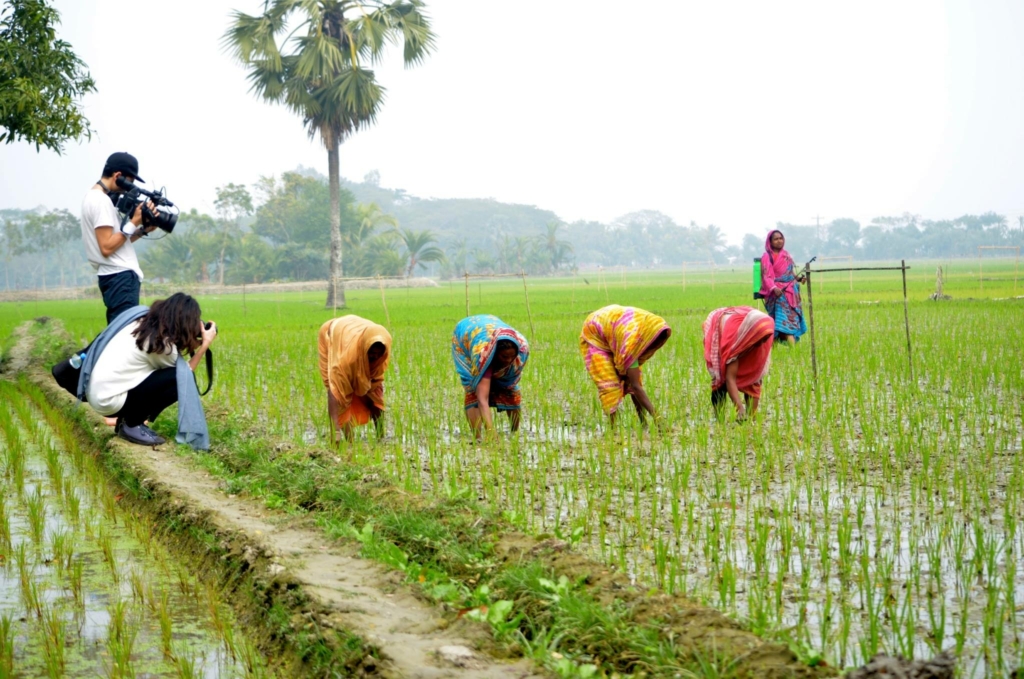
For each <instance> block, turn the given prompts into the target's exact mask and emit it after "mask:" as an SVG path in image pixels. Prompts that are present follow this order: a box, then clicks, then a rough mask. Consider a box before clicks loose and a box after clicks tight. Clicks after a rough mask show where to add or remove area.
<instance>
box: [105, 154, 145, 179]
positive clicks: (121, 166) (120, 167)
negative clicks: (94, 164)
mask: <svg viewBox="0 0 1024 679" xmlns="http://www.w3.org/2000/svg"><path fill="white" fill-rule="evenodd" d="M115 172H123V173H124V174H130V175H131V176H133V177H135V181H137V182H142V183H143V184H145V183H146V180H145V179H143V178H142V177H140V176H139V161H138V160H136V158H135V156H133V155H132V154H130V153H126V152H124V151H118V152H117V153H111V154H110V156H109V157H107V163H106V164H105V165H104V166H103V175H104V176H105V177H109V176H110V175H112V174H114V173H115Z"/></svg>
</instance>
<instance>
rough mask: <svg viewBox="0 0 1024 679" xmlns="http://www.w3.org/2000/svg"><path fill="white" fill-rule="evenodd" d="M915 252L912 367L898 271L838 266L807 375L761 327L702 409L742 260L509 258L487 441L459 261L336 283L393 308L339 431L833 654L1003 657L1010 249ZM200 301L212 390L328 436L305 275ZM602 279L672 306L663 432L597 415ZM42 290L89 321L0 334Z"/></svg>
mask: <svg viewBox="0 0 1024 679" xmlns="http://www.w3.org/2000/svg"><path fill="white" fill-rule="evenodd" d="M911 265H912V266H913V267H914V268H913V269H912V270H911V272H910V273H911V275H910V276H909V279H908V283H909V297H910V305H909V316H910V328H911V339H912V351H913V368H914V373H913V377H911V373H910V367H909V365H908V356H907V347H906V337H905V335H904V316H903V301H902V284H901V281H900V277H899V272H856V273H854V274H853V278H852V287H853V289H852V291H851V290H850V282H849V277H848V274H845V273H843V274H824V275H823V276H820V277H816V278H815V289H814V301H815V312H814V322H815V326H816V333H817V365H818V376H817V379H815V378H814V376H813V373H812V370H811V352H810V344H809V342H808V341H807V338H805V340H804V341H803V342H802V343H801V344H800V345H798V346H797V347H796V348H795V349H794V350H790V349H787V348H786V347H779V348H777V349H776V350H775V351H774V354H773V359H772V360H773V363H772V368H771V373H770V375H769V377H768V378H767V381H766V387H765V394H764V398H763V399H762V405H761V409H760V411H759V416H758V418H757V420H756V421H754V422H749V423H745V424H742V425H738V424H736V423H734V422H732V421H725V422H719V421H717V420H715V419H714V418H713V416H712V412H711V406H710V399H709V394H710V390H709V379H708V376H707V372H706V370H705V369H704V364H703V354H702V351H703V347H702V341H701V340H702V338H701V323H702V322H703V320H704V318H705V316H706V315H707V313H708V312H709V311H711V310H712V309H714V308H716V307H720V306H728V305H738V304H751V303H752V300H751V296H750V287H751V283H750V273H749V270H748V269H747V268H745V267H737V268H736V269H735V270H722V269H719V270H717V271H715V272H711V271H710V270H704V271H700V270H693V269H688V270H687V271H686V274H685V275H686V277H685V283H684V278H683V275H682V272H681V271H680V272H617V271H616V272H612V271H605V272H583V273H580V274H579V275H578V276H575V277H567V278H561V279H536V280H535V279H528V280H527V285H528V289H529V310H528V308H527V301H526V298H525V296H524V291H523V284H522V282H521V281H520V280H519V279H511V280H502V281H487V280H483V281H478V280H475V279H471V281H470V285H469V311H470V313H493V314H496V315H498V316H500V317H501V318H503V319H504V320H505V321H507V322H509V323H511V324H512V325H514V326H515V327H517V328H518V329H519V330H520V331H521V332H523V333H524V334H525V335H526V336H527V337H528V339H529V340H530V342H531V355H530V360H529V363H528V365H527V367H526V370H525V372H524V375H523V379H522V382H521V388H522V390H523V395H524V413H523V431H521V432H520V435H519V436H518V437H516V438H512V437H509V436H507V435H503V436H501V437H500V438H499V439H498V440H496V441H489V442H486V443H484V444H480V445H478V444H474V443H473V441H472V437H471V436H470V435H469V434H468V431H467V426H466V423H465V419H464V416H463V412H462V389H461V387H460V386H459V383H458V379H457V377H456V375H455V372H454V369H453V367H452V361H451V357H450V349H449V346H450V336H451V331H452V328H453V327H454V325H455V323H456V322H457V321H458V320H459V319H461V318H462V317H463V316H465V315H466V306H467V301H466V286H465V283H464V282H463V281H462V280H458V281H455V282H453V283H451V284H449V283H447V282H444V283H442V284H441V285H440V287H438V288H434V289H412V290H388V291H387V292H386V299H384V300H382V296H381V292H380V291H374V290H362V291H352V292H349V293H348V303H349V309H348V311H350V312H352V313H356V314H359V315H361V316H364V317H367V318H370V319H373V320H375V321H377V322H379V323H382V324H385V325H388V326H389V327H390V329H391V332H392V335H393V337H394V347H393V361H392V367H391V368H390V369H389V374H388V377H387V382H386V388H387V399H388V406H389V410H388V413H387V415H386V420H387V434H386V436H385V438H384V440H382V441H377V440H376V439H375V438H374V437H373V436H372V432H371V431H370V430H369V428H365V430H364V431H362V432H360V433H359V435H357V438H356V441H355V442H354V443H353V444H347V445H345V447H344V449H343V454H344V455H346V456H348V457H350V458H351V459H353V460H355V461H358V462H363V463H366V464H369V465H376V466H378V467H380V468H381V469H383V470H385V471H386V472H388V473H389V474H390V476H391V477H392V478H393V479H394V481H395V482H396V483H398V484H400V485H401V486H403V487H405V488H406V489H408V490H409V491H411V492H423V493H444V494H452V495H459V494H471V495H472V496H475V497H478V498H481V499H483V500H484V501H486V502H489V503H492V504H493V505H495V506H497V507H500V508H501V509H502V510H503V511H504V512H505V514H506V516H507V517H508V518H509V519H510V520H511V521H512V522H513V523H515V524H517V525H518V526H520V527H522V528H523V529H525V530H529V531H533V532H536V533H549V534H552V535H554V536H557V537H559V538H561V539H563V540H565V541H567V542H570V543H573V544H574V545H575V546H576V547H577V548H578V549H581V550H583V551H585V552H587V553H589V554H591V555H592V556H593V557H595V558H597V559H600V560H603V561H605V562H608V563H612V564H615V565H617V566H618V567H620V568H621V569H623V570H624V571H626V572H627V573H629V575H630V576H631V578H633V579H634V581H635V582H636V583H637V586H638V587H643V588H647V587H659V588H663V589H665V590H668V591H672V592H677V593H683V594H685V595H687V596H689V597H692V598H693V599H695V600H697V601H701V602H706V603H708V604H711V605H714V606H717V607H719V608H721V609H723V610H725V611H727V612H729V613H730V614H732V615H734V616H735V617H737V618H738V619H742V620H745V621H747V623H748V624H749V626H750V627H751V628H752V629H753V630H755V631H757V632H759V633H762V634H764V635H766V636H768V637H772V638H778V639H781V640H784V641H787V642H788V643H790V644H791V645H793V646H794V647H796V648H801V649H804V650H803V652H804V653H806V654H807V655H808V656H809V657H813V656H819V657H821V658H823V659H825V660H826V661H827V662H828V663H829V664H831V665H834V666H839V667H846V666H853V665H858V664H862V663H863V662H865V661H866V660H867V659H868V658H870V657H871V656H872V655H874V654H875V653H877V652H881V651H885V652H888V653H892V654H896V653H898V654H902V655H904V656H913V657H924V656H930V655H933V654H935V653H936V652H938V651H940V650H944V649H950V650H953V651H954V652H956V653H957V655H958V657H959V658H960V663H961V669H962V673H963V674H964V675H965V676H1007V675H1009V674H1010V673H1011V672H1013V671H1014V670H1015V669H1016V668H1018V667H1020V666H1021V664H1022V659H1024V643H1022V639H1021V638H1020V634H1021V632H1022V629H1021V627H1022V625H1024V619H1022V616H1021V611H1022V610H1024V567H1022V566H1021V565H1020V557H1019V555H1020V554H1021V553H1022V552H1024V530H1022V529H1021V527H1020V526H1019V525H1018V524H1019V523H1020V522H1022V521H1024V516H1022V513H1024V462H1022V460H1024V456H1022V451H1021V441H1022V422H1021V408H1022V399H1024V349H1022V346H1024V343H1022V341H1021V338H1020V332H1021V329H1022V328H1024V299H1022V298H1018V297H1017V295H1024V281H1021V282H1019V283H1017V284H1016V285H1017V286H1018V287H1017V288H1016V289H1015V283H1014V264H1013V262H1012V261H1011V262H1010V263H1009V264H1007V263H1006V262H1002V263H998V262H996V263H994V262H986V263H985V268H984V277H985V279H984V281H979V280H978V275H977V268H976V263H972V262H965V263H954V264H953V266H951V267H948V268H947V277H946V287H945V292H946V294H948V295H951V296H952V297H953V299H952V300H950V301H943V302H932V301H928V300H927V296H928V295H929V294H930V293H931V292H933V291H934V287H935V266H936V264H935V263H927V264H919V263H916V262H912V263H911ZM822 279H824V280H822ZM684 285H685V289H684ZM200 301H201V303H202V305H203V310H204V316H205V317H206V318H208V319H212V320H215V321H217V322H218V325H219V327H220V331H221V333H220V337H219V338H218V341H217V343H216V344H215V345H214V352H215V355H216V370H217V375H216V378H215V379H216V384H215V387H214V390H213V391H212V392H211V394H210V395H209V396H208V397H207V399H208V400H210V401H211V402H213V403H217V404H220V405H221V406H224V407H226V408H227V409H229V410H231V411H232V412H234V413H237V414H239V415H241V416H243V417H244V418H247V419H249V420H251V422H252V423H253V425H257V426H261V427H266V428H268V429H270V430H272V431H274V432H276V433H277V434H279V435H280V436H282V437H284V438H288V439H291V440H292V441H294V442H295V443H297V444H299V445H302V444H319V443H321V442H323V441H324V440H326V436H327V432H328V431H329V424H328V422H327V415H326V405H325V404H326V398H325V393H324V389H323V386H322V384H321V383H320V379H319V375H318V373H317V369H316V362H317V361H316V331H317V329H318V328H319V326H320V324H321V323H322V322H323V321H325V320H327V319H328V318H329V317H331V315H332V312H331V310H329V309H328V310H325V309H323V295H322V294H320V293H288V294H284V293H282V294H277V295H274V294H268V295H267V294H265V295H260V296H252V295H250V296H247V297H246V298H244V299H243V298H241V297H240V296H223V297H215V296H212V297H211V296H208V297H205V298H202V299H201V300H200ZM607 303H619V304H624V305H634V306H640V307H642V308H645V309H648V310H650V311H653V312H655V313H658V314H660V315H662V316H664V317H665V318H666V320H667V321H668V322H669V324H670V325H671V326H672V328H673V335H672V338H671V339H670V341H669V342H668V344H667V345H666V346H665V347H664V348H663V349H661V350H660V351H659V352H658V353H657V354H656V355H655V357H654V358H653V359H652V360H651V361H650V362H649V363H648V364H647V365H646V366H645V369H644V382H645V385H646V387H647V388H648V392H649V394H650V396H651V398H652V400H653V402H654V404H655V406H656V407H657V408H658V409H659V413H660V414H661V415H662V417H663V418H664V420H665V423H666V427H665V430H664V431H663V432H656V431H654V432H648V431H645V430H643V429H642V428H640V427H639V426H638V423H637V420H636V417H635V416H634V415H633V414H632V412H631V411H630V412H629V413H628V416H626V417H622V418H620V423H619V426H618V427H617V428H616V429H615V430H610V429H609V427H608V426H607V421H606V418H605V417H604V416H603V415H602V413H601V410H600V406H599V403H598V399H597V393H596V389H595V388H594V387H593V385H592V383H591V381H590V379H589V377H588V376H587V374H586V373H585V371H584V369H583V363H582V360H581V358H580V356H579V353H578V348H577V338H578V335H579V330H580V326H581V325H582V322H583V319H584V318H585V317H586V315H587V313H589V312H590V311H592V310H594V309H596V308H598V307H600V306H603V305H605V304H607ZM385 304H386V307H385ZM805 304H806V296H805ZM40 314H48V315H51V316H55V317H59V318H61V319H63V320H64V322H65V324H66V326H67V327H68V328H69V329H70V330H71V331H72V332H73V333H74V334H75V335H76V336H77V337H80V338H82V339H85V340H87V338H89V337H91V336H92V335H93V334H94V333H95V332H97V331H98V330H99V329H100V328H101V327H102V322H103V313H102V307H101V305H100V303H99V302H98V301H96V302H77V303H68V302H61V303H57V302H53V303H46V302H39V303H26V304H6V305H3V306H0V336H6V335H7V334H8V333H9V331H10V329H11V328H12V327H13V326H14V325H16V323H17V322H19V321H20V320H21V319H24V318H31V317H33V316H36V315H40ZM531 321H532V328H531ZM83 343H84V342H83ZM499 422H500V424H499V426H500V427H507V424H506V422H505V419H504V418H500V419H499ZM266 501H267V503H268V504H270V505H271V506H272V505H273V504H274V501H275V499H274V498H273V497H272V496H268V497H267V498H266Z"/></svg>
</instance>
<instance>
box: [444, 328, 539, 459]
mask: <svg viewBox="0 0 1024 679" xmlns="http://www.w3.org/2000/svg"><path fill="white" fill-rule="evenodd" d="M529 357H530V346H529V345H528V344H527V343H526V338H525V337H523V336H522V335H521V334H519V332H517V331H516V329H515V328H513V327H512V326H510V325H509V324H508V323H505V322H504V321H502V320H501V319H500V318H498V317H497V316H491V315H489V314H481V315H477V316H469V317H467V318H463V319H462V320H461V321H459V322H458V324H457V325H456V326H455V332H454V333H453V334H452V360H454V361H455V370H456V371H457V372H458V373H459V380H460V381H461V382H462V388H463V389H465V391H466V398H465V411H466V419H468V420H469V426H470V429H472V430H473V434H474V435H475V436H476V438H477V439H479V438H480V436H481V434H482V431H483V429H486V430H487V431H492V430H493V429H494V415H493V414H492V412H491V410H492V409H496V410H497V411H498V412H505V413H508V418H509V422H510V423H511V424H512V431H513V432H514V431H517V430H518V429H519V422H520V411H521V409H522V403H523V398H522V395H521V394H520V392H519V378H520V377H521V376H522V374H523V366H524V365H526V361H527V359H528V358H529Z"/></svg>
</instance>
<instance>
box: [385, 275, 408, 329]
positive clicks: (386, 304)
mask: <svg viewBox="0 0 1024 679" xmlns="http://www.w3.org/2000/svg"><path fill="white" fill-rule="evenodd" d="M377 285H378V286H379V287H380V303H381V304H382V305H384V318H386V319H387V323H388V330H390V329H391V315H390V314H389V313H388V303H387V300H385V299H384V280H383V279H382V278H381V277H380V274H377ZM406 285H408V283H406Z"/></svg>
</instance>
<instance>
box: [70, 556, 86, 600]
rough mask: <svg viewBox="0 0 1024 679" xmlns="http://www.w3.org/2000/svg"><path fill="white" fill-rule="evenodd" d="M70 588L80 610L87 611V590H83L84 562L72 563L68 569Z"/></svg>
mask: <svg viewBox="0 0 1024 679" xmlns="http://www.w3.org/2000/svg"><path fill="white" fill-rule="evenodd" d="M68 586H69V587H70V589H71V596H72V598H73V599H74V602H75V606H76V608H77V609H78V610H84V609H85V590H84V589H83V588H82V562H81V561H77V560H75V561H72V562H71V565H70V567H69V568H68Z"/></svg>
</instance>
